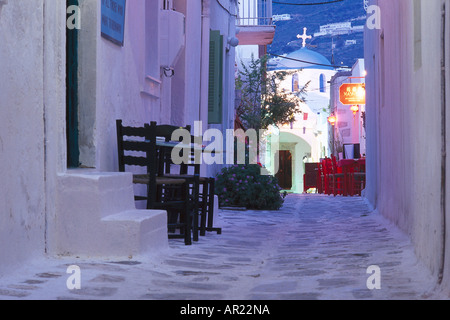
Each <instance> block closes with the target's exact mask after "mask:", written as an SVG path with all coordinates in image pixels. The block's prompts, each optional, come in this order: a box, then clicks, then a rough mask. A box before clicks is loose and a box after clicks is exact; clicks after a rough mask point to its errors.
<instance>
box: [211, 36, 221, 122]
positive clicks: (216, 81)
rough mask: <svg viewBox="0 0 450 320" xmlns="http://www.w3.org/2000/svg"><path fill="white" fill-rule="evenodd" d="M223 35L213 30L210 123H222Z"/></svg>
mask: <svg viewBox="0 0 450 320" xmlns="http://www.w3.org/2000/svg"><path fill="white" fill-rule="evenodd" d="M222 87H223V36H222V35H220V32H219V31H217V30H211V33H210V47H209V92H208V123H210V124H220V123H222V98H223V97H222Z"/></svg>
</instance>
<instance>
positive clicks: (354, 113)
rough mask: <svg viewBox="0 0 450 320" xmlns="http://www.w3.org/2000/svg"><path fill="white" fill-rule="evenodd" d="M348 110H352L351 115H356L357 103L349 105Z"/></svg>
mask: <svg viewBox="0 0 450 320" xmlns="http://www.w3.org/2000/svg"><path fill="white" fill-rule="evenodd" d="M350 110H352V112H353V115H356V113H357V112H358V111H359V107H358V106H357V105H353V106H351V108H350Z"/></svg>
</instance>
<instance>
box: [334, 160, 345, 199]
mask: <svg viewBox="0 0 450 320" xmlns="http://www.w3.org/2000/svg"><path fill="white" fill-rule="evenodd" d="M331 165H332V166H331V168H332V174H331V175H330V177H331V188H332V192H333V195H334V196H336V195H338V194H340V195H347V188H346V184H347V181H346V175H345V173H344V172H342V168H340V167H338V164H337V161H336V157H335V156H334V155H331Z"/></svg>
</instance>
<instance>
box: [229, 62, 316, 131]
mask: <svg viewBox="0 0 450 320" xmlns="http://www.w3.org/2000/svg"><path fill="white" fill-rule="evenodd" d="M267 61H268V56H267V55H265V56H263V57H261V58H260V59H256V60H255V58H254V57H253V56H252V59H251V61H250V63H249V65H248V66H246V65H244V64H243V63H242V71H239V76H238V78H237V81H236V88H237V89H238V90H240V91H241V103H240V105H239V106H238V107H237V110H236V114H237V116H239V118H240V119H241V121H242V123H243V124H244V126H245V127H246V128H247V129H255V130H259V129H267V128H268V127H269V126H271V125H273V126H280V125H284V124H287V123H289V122H291V121H293V120H294V116H295V114H297V113H301V110H300V103H302V102H305V100H304V98H303V95H304V93H305V91H306V88H307V87H308V85H309V82H308V83H307V84H305V85H304V86H303V87H301V88H300V90H299V91H297V92H294V93H292V92H286V91H284V90H282V89H281V88H280V85H281V83H282V82H283V81H284V80H285V79H286V77H287V76H289V75H290V74H292V72H287V71H270V72H269V71H268V70H267Z"/></svg>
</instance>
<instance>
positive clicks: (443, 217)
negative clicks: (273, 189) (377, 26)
mask: <svg viewBox="0 0 450 320" xmlns="http://www.w3.org/2000/svg"><path fill="white" fill-rule="evenodd" d="M446 11H447V10H446V6H445V3H444V4H443V8H442V32H441V33H442V34H441V55H442V57H441V223H442V226H441V236H442V240H441V241H442V249H441V250H442V252H441V265H440V266H439V275H438V283H439V284H442V281H443V279H444V271H445V250H446V233H447V230H446V220H447V219H446V215H445V213H446V162H447V130H446V124H447V123H446V122H447V121H446V104H447V101H446V100H447V96H446V92H445V90H446V86H447V83H446V78H445V76H446V59H447V56H446V51H447V50H446V24H447V21H446Z"/></svg>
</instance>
